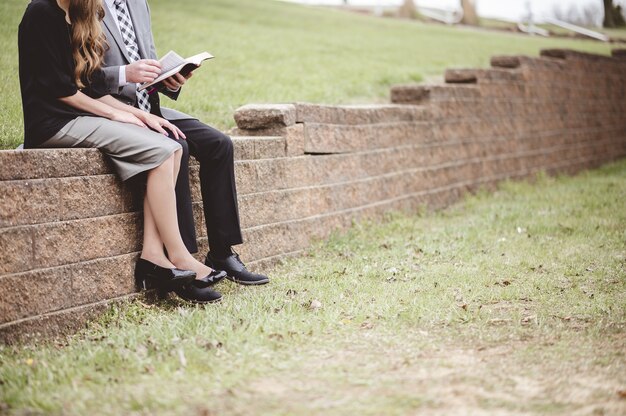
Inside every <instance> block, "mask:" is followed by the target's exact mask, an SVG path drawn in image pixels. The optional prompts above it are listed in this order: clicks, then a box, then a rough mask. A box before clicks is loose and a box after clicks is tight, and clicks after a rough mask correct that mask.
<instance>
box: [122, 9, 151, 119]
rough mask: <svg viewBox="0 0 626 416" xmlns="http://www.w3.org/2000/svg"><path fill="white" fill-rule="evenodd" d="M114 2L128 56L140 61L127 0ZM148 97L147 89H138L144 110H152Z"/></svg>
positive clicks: (138, 103) (138, 104)
mask: <svg viewBox="0 0 626 416" xmlns="http://www.w3.org/2000/svg"><path fill="white" fill-rule="evenodd" d="M113 4H114V5H115V11H116V12H117V23H118V26H119V28H120V32H121V34H122V39H123V40H124V45H126V51H127V52H128V57H129V58H130V60H131V61H132V62H135V61H138V60H140V59H141V56H139V46H138V45H137V36H135V30H134V29H133V21H132V20H131V19H130V14H129V13H128V9H127V8H126V1H125V0H115V1H114V2H113ZM148 98H149V96H148V92H147V91H146V90H142V91H137V106H138V107H139V108H140V109H142V110H144V111H148V112H150V102H149V100H148Z"/></svg>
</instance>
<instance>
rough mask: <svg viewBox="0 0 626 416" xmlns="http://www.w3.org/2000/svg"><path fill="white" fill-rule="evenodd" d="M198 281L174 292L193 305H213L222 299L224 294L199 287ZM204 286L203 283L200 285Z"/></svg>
mask: <svg viewBox="0 0 626 416" xmlns="http://www.w3.org/2000/svg"><path fill="white" fill-rule="evenodd" d="M196 282H198V280H196V279H194V281H193V282H191V283H188V284H186V285H184V286H182V287H179V288H178V289H176V290H174V293H176V294H177V295H178V296H179V297H180V298H181V299H184V300H186V301H187V302H192V303H211V302H217V301H219V300H220V299H222V294H221V293H219V292H216V291H215V290H213V289H211V288H208V287H199V286H198V283H196ZM200 285H202V283H200Z"/></svg>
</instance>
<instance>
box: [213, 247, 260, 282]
mask: <svg viewBox="0 0 626 416" xmlns="http://www.w3.org/2000/svg"><path fill="white" fill-rule="evenodd" d="M204 264H206V265H207V266H209V267H210V268H212V269H217V270H224V271H225V272H226V278H227V279H228V280H231V281H233V282H235V283H239V284H240V285H247V286H255V285H264V284H266V283H269V282H270V279H269V277H267V276H265V275H263V274H259V273H252V272H250V271H248V269H246V265H245V264H243V262H242V261H241V259H240V258H239V254H237V253H233V254H231V255H230V256H228V257H226V258H225V259H215V258H212V257H211V253H209V254H207V256H206V260H204Z"/></svg>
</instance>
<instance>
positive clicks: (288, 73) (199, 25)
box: [0, 0, 610, 148]
mask: <svg viewBox="0 0 626 416" xmlns="http://www.w3.org/2000/svg"><path fill="white" fill-rule="evenodd" d="M26 3H27V1H26V0H2V2H0V51H1V52H0V96H1V97H2V99H1V101H0V148H12V147H14V146H15V145H16V144H18V143H20V142H21V140H22V115H21V104H20V96H19V85H18V78H17V26H18V23H19V20H20V18H21V15H22V13H23V10H24V8H25V6H26ZM150 4H151V7H152V17H153V22H154V29H155V35H156V42H157V46H158V47H159V50H160V53H161V54H165V52H167V51H168V50H169V49H175V50H176V51H178V52H180V53H181V54H183V55H191V54H195V53H197V52H200V51H203V50H208V51H210V52H212V53H213V54H214V55H215V56H216V57H217V59H215V60H214V61H211V62H208V63H207V64H206V67H205V68H202V69H201V70H200V71H198V73H197V75H196V77H194V79H193V83H192V84H191V85H190V86H188V87H186V88H185V91H184V93H183V95H182V96H181V98H180V102H178V103H168V104H171V105H172V106H174V107H176V108H178V109H180V110H183V111H187V112H190V113H192V114H195V115H198V116H199V117H200V118H202V119H203V120H204V121H206V122H208V123H211V124H214V125H217V126H218V127H220V128H228V127H231V126H233V121H232V113H233V111H234V110H235V109H236V108H237V107H238V106H240V105H243V104H247V103H253V102H293V101H310V102H317V103H354V102H376V101H384V100H386V99H387V96H388V88H389V86H390V85H392V84H395V83H406V82H412V81H419V80H422V79H427V78H429V77H432V76H436V75H441V74H442V72H443V70H444V69H445V68H447V67H451V66H483V67H484V66H487V65H488V62H489V58H490V57H491V56H492V55H495V54H518V53H523V54H530V55H536V54H537V53H538V51H539V49H541V48H547V47H567V48H576V49H580V50H588V51H594V52H600V53H608V52H609V49H610V47H609V45H606V44H602V43H598V42H592V41H576V40H563V39H540V38H531V37H526V36H523V35H515V34H507V33H498V32H494V31H481V30H474V29H463V28H449V27H445V26H441V25H435V24H424V23H418V22H410V21H399V20H393V19H380V18H374V17H367V16H361V15H356V14H352V13H347V12H341V11H336V10H328V9H316V8H310V7H303V6H299V5H294V4H286V3H282V2H274V1H271V0H237V1H233V0H211V1H205V0H176V1H175V2H172V1H166V0H151V1H150Z"/></svg>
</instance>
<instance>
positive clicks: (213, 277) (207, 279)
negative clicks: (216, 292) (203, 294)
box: [193, 269, 226, 288]
mask: <svg viewBox="0 0 626 416" xmlns="http://www.w3.org/2000/svg"><path fill="white" fill-rule="evenodd" d="M225 277H226V272H224V271H222V270H215V269H214V270H213V271H212V272H211V273H209V274H207V275H206V276H204V277H202V278H200V279H195V280H194V281H193V284H194V285H195V286H196V287H199V288H203V287H209V286H213V285H214V284H216V283H218V282H219V281H220V280H222V279H224V278H225Z"/></svg>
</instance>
